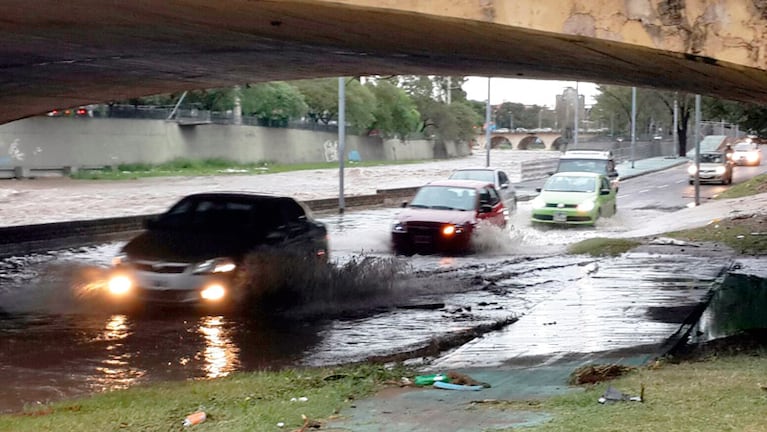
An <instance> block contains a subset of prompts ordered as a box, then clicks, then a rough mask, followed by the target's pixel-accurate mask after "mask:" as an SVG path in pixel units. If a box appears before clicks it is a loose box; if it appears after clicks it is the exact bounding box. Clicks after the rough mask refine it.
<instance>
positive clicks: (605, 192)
mask: <svg viewBox="0 0 767 432" xmlns="http://www.w3.org/2000/svg"><path fill="white" fill-rule="evenodd" d="M610 192H611V191H610V189H602V190H601V191H599V194H600V195H610Z"/></svg>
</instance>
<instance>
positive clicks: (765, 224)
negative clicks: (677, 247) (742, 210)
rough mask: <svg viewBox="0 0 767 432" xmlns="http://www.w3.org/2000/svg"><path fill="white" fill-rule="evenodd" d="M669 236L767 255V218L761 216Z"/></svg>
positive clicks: (674, 233)
mask: <svg viewBox="0 0 767 432" xmlns="http://www.w3.org/2000/svg"><path fill="white" fill-rule="evenodd" d="M667 235H668V236H669V237H673V238H677V239H680V240H687V241H692V242H716V243H722V244H725V245H727V246H729V247H731V248H732V249H733V250H735V251H736V252H738V253H741V254H748V255H767V218H764V217H763V216H759V215H750V216H747V217H738V218H731V219H722V220H716V221H714V222H711V223H709V224H708V225H706V226H703V227H699V228H693V229H688V230H683V231H674V232H671V233H668V234H667Z"/></svg>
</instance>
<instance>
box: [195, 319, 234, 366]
mask: <svg viewBox="0 0 767 432" xmlns="http://www.w3.org/2000/svg"><path fill="white" fill-rule="evenodd" d="M199 331H200V333H201V334H202V335H203V337H204V338H205V351H204V352H203V357H204V360H205V366H204V370H205V373H206V377H208V378H220V377H225V376H227V375H229V374H230V373H231V372H232V371H234V370H235V369H236V368H237V366H238V363H239V358H238V356H239V348H237V347H236V346H235V345H234V344H233V343H232V341H231V339H230V337H229V331H228V330H227V329H226V328H225V327H224V319H223V317H222V316H206V317H202V318H200V329H199Z"/></svg>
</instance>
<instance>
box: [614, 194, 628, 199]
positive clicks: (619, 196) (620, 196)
mask: <svg viewBox="0 0 767 432" xmlns="http://www.w3.org/2000/svg"><path fill="white" fill-rule="evenodd" d="M627 196H631V194H625V195H618V196H617V197H616V198H626V197H627Z"/></svg>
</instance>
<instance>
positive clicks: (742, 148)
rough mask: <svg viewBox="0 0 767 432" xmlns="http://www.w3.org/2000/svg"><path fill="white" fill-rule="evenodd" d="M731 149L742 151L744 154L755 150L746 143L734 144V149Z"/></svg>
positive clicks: (750, 144) (752, 145)
mask: <svg viewBox="0 0 767 432" xmlns="http://www.w3.org/2000/svg"><path fill="white" fill-rule="evenodd" d="M733 148H734V149H735V151H744V152H747V151H751V150H755V146H754V144H752V143H747V142H742V143H738V144H735V147H733Z"/></svg>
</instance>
